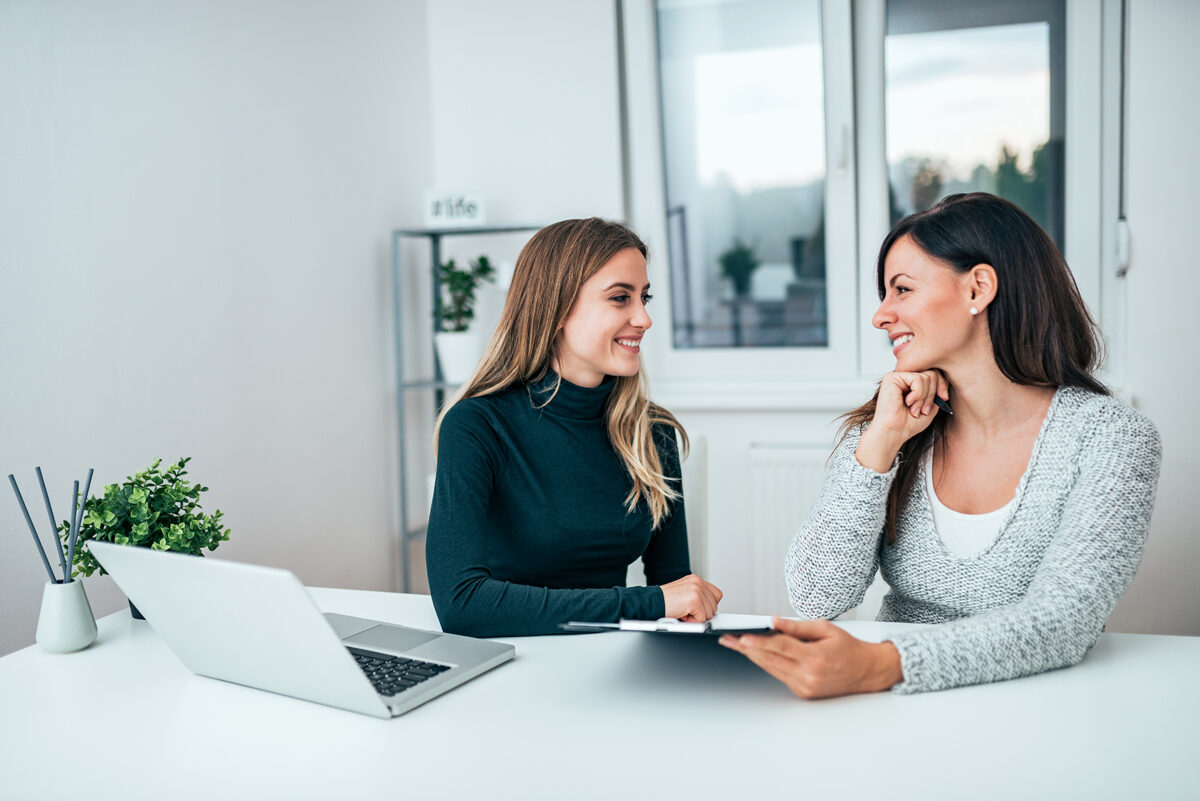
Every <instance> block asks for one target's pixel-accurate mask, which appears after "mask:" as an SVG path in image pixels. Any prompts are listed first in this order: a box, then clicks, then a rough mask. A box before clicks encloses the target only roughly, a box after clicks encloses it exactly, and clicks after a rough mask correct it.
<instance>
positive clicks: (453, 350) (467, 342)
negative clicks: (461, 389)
mask: <svg viewBox="0 0 1200 801" xmlns="http://www.w3.org/2000/svg"><path fill="white" fill-rule="evenodd" d="M434 343H435V345H436V346H437V356H438V364H439V365H441V368H442V380H443V381H446V382H447V383H450V384H463V383H466V380H467V379H468V378H470V377H471V373H473V372H474V371H475V365H477V364H479V357H480V356H482V355H483V340H482V339H481V338H480V336H479V334H473V333H471V332H470V331H439V332H438V333H437V334H436V336H435V338H434Z"/></svg>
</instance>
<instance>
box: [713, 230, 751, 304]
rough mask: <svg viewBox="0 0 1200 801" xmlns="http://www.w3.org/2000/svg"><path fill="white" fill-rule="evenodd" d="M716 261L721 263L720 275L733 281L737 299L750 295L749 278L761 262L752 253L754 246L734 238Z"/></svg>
mask: <svg viewBox="0 0 1200 801" xmlns="http://www.w3.org/2000/svg"><path fill="white" fill-rule="evenodd" d="M718 261H719V262H720V264H721V277H722V278H728V279H729V280H731V281H732V282H733V291H734V294H736V295H737V297H738V299H739V300H740V299H743V298H747V297H749V296H750V278H751V276H753V275H754V271H755V270H757V269H758V265H759V264H761V263H762V262H760V261H759V260H758V257H757V256H755V255H754V248H752V247H750V246H749V245H747V244H745V243H743V242H742V240H741V239H736V238H735V239H734V240H733V245H732V247H730V248H729V250H726V251H725V252H724V253H722V254H721V256H720V258H719V259H718Z"/></svg>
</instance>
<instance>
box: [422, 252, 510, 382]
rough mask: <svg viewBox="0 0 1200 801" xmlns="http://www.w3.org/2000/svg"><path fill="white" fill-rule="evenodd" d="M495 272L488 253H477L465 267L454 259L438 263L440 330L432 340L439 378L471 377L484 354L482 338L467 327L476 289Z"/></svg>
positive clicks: (491, 277) (493, 278)
mask: <svg viewBox="0 0 1200 801" xmlns="http://www.w3.org/2000/svg"><path fill="white" fill-rule="evenodd" d="M495 276H496V268H495V267H493V266H492V263H491V261H490V260H489V259H488V257H487V256H480V257H479V258H478V259H475V260H474V261H471V262H470V263H469V264H468V266H467V267H465V268H463V267H459V266H458V265H456V264H455V263H454V259H450V261H448V262H446V263H445V264H441V265H438V279H439V280H440V281H441V287H442V304H441V309H440V310H439V316H440V322H441V330H439V331H438V333H437V336H436V337H435V343H436V346H437V354H438V363H439V364H440V365H441V368H442V378H443V379H445V380H446V381H448V382H450V383H452V384H461V383H463V382H464V381H466V380H467V379H468V378H470V376H471V371H472V370H474V369H475V365H476V364H477V363H478V362H479V357H480V356H481V355H482V354H483V341H482V339H481V338H480V336H479V334H478V333H475V332H472V331H469V330H468V329H469V328H470V325H471V321H472V320H474V319H475V293H476V291H477V290H478V289H479V286H480V284H482V283H483V282H484V281H494V280H495Z"/></svg>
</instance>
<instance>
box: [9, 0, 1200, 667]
mask: <svg viewBox="0 0 1200 801" xmlns="http://www.w3.org/2000/svg"><path fill="white" fill-rule="evenodd" d="M1198 17H1200V7H1198V6H1196V5H1195V4H1192V3H1190V2H1186V1H1185V0H1178V2H1168V1H1167V0H1157V2H1151V1H1150V0H1134V2H1132V3H1131V10H1130V27H1131V36H1130V111H1129V116H1130V121H1129V153H1128V159H1129V168H1130V184H1129V216H1130V219H1131V223H1132V227H1133V232H1134V265H1133V269H1132V270H1131V272H1130V275H1129V279H1128V284H1127V287H1126V289H1127V301H1128V308H1127V313H1128V322H1129V333H1128V337H1127V339H1128V350H1129V367H1128V376H1127V379H1128V380H1127V384H1128V386H1129V388H1130V390H1131V392H1132V393H1133V396H1134V398H1135V402H1136V403H1137V405H1138V406H1139V407H1140V408H1141V409H1142V410H1143V411H1144V412H1146V413H1147V414H1148V415H1150V417H1151V418H1152V419H1153V420H1155V422H1156V423H1157V424H1158V426H1159V428H1160V430H1161V431H1162V433H1163V436H1164V440H1165V441H1166V457H1165V461H1164V464H1163V476H1162V481H1161V484H1160V492H1159V501H1158V509H1157V512H1156V514H1155V519H1154V527H1153V531H1152V535H1151V540H1150V546H1149V549H1148V551H1147V556H1146V561H1145V563H1144V565H1143V569H1142V572H1141V574H1140V575H1139V577H1138V579H1137V580H1136V581H1135V583H1134V586H1133V588H1132V589H1131V590H1130V592H1129V594H1128V596H1127V597H1126V599H1125V600H1124V601H1123V602H1122V604H1121V606H1120V607H1119V608H1118V612H1117V614H1116V615H1115V616H1114V618H1113V622H1112V625H1111V626H1110V628H1111V629H1113V630H1124V631H1131V630H1137V631H1161V632H1172V633H1188V634H1200V614H1197V612H1200V589H1197V586H1198V585H1197V583H1196V582H1195V581H1193V580H1192V577H1191V575H1190V566H1191V565H1192V564H1195V563H1197V557H1198V556H1200V553H1198V551H1200V545H1198V544H1197V538H1196V537H1194V536H1193V532H1194V530H1195V526H1194V524H1193V523H1192V522H1191V521H1192V519H1193V515H1192V511H1191V506H1190V501H1191V496H1192V495H1193V494H1194V489H1193V488H1194V486H1195V481H1194V479H1193V478H1192V477H1193V476H1195V475H1197V474H1198V470H1197V467H1198V465H1197V463H1196V456H1195V454H1196V452H1197V450H1198V448H1200V442H1198V441H1197V439H1198V434H1197V429H1198V428H1200V427H1197V426H1196V425H1195V424H1194V423H1192V422H1191V419H1192V418H1191V410H1190V408H1185V405H1184V404H1185V403H1189V402H1190V400H1191V397H1192V396H1193V395H1194V394H1195V390H1196V388H1197V382H1196V379H1195V377H1194V374H1195V372H1196V371H1195V363H1196V360H1195V359H1194V358H1189V357H1187V356H1183V357H1180V356H1179V354H1187V353H1188V350H1187V344H1186V343H1187V341H1188V340H1187V339H1185V338H1184V333H1185V330H1184V326H1185V324H1186V322H1187V320H1188V316H1187V311H1188V310H1189V306H1188V305H1185V304H1189V305H1190V303H1191V300H1190V296H1189V295H1188V293H1187V291H1186V290H1185V289H1182V288H1181V287H1186V286H1188V282H1189V281H1190V279H1191V277H1192V276H1191V263H1192V262H1193V261H1194V257H1193V254H1192V252H1191V250H1192V249H1191V248H1190V247H1188V246H1189V245H1190V241H1189V239H1190V237H1189V232H1190V227H1191V224H1192V222H1193V221H1192V220H1191V219H1190V216H1191V215H1189V212H1190V211H1191V210H1192V209H1193V208H1194V207H1195V203H1193V202H1191V198H1190V196H1189V193H1190V192H1191V191H1192V189H1193V187H1195V186H1196V185H1198V184H1200V180H1198V179H1200V176H1198V175H1197V167H1196V163H1195V161H1194V158H1193V150H1194V147H1193V146H1192V143H1191V140H1192V139H1193V138H1194V137H1193V135H1192V133H1193V132H1194V131H1195V130H1197V129H1198V127H1200V126H1198V125H1197V123H1198V122H1200V120H1197V110H1196V108H1195V104H1189V103H1187V102H1184V100H1185V99H1186V98H1185V97H1184V95H1182V94H1180V93H1181V92H1182V91H1184V90H1183V89H1181V88H1180V87H1186V86H1191V85H1194V84H1195V82H1196V80H1195V79H1196V77H1197V75H1196V72H1197V65H1198V64H1200V57H1198V56H1197V55H1196V52H1195V49H1194V48H1191V47H1190V43H1189V42H1187V41H1185V36H1186V35H1187V32H1190V31H1195V30H1197V29H1200V18H1198ZM0 108H3V109H5V114H4V116H3V117H0V175H2V179H0V357H2V363H0V368H2V369H3V376H4V380H3V382H2V383H0V468H2V469H3V473H4V474H7V473H8V472H17V473H18V475H19V477H20V478H22V479H23V484H24V486H25V487H26V489H27V491H29V490H32V488H33V484H32V467H33V466H34V465H35V464H41V465H43V466H44V467H45V468H46V469H47V471H48V475H49V477H50V479H51V481H52V482H53V484H54V486H55V487H56V490H55V491H56V496H55V500H56V502H57V503H59V504H60V506H65V499H66V494H67V493H68V492H69V487H70V480H71V478H73V477H76V476H82V474H83V473H84V470H85V469H86V467H88V466H94V467H96V468H97V470H98V475H97V481H115V480H119V479H120V478H121V477H123V476H124V475H125V474H127V473H129V472H132V471H133V470H135V469H138V468H139V467H141V466H142V465H144V464H145V463H147V462H148V461H150V460H151V459H152V458H153V457H155V456H164V457H167V458H173V457H175V456H178V455H188V454H190V455H192V456H194V457H195V460H194V462H193V473H194V476H195V477H196V478H198V479H200V480H201V481H203V482H204V483H205V484H206V485H208V486H211V487H212V488H213V489H212V491H211V492H210V493H209V495H208V504H209V505H210V506H211V507H220V508H222V509H223V510H225V512H226V515H227V520H228V521H229V523H230V525H231V526H232V527H233V529H234V535H233V540H232V541H231V542H230V543H228V544H227V545H225V546H223V547H222V550H221V552H220V553H221V554H223V555H227V556H229V557H232V558H238V559H244V560H247V561H256V562H262V563H270V564H276V565H283V566H286V567H289V568H291V569H293V570H295V571H296V572H297V573H298V574H299V575H300V577H301V579H302V580H304V581H306V582H308V583H312V584H327V585H337V586H345V587H376V588H389V587H390V586H391V577H392V559H393V554H392V552H391V539H390V535H391V534H392V532H393V531H394V515H395V497H394V496H395V493H394V491H393V487H394V486H395V482H396V476H395V458H394V453H393V446H392V442H393V441H394V438H395V428H394V420H393V405H392V402H393V390H392V378H393V376H392V374H391V371H392V353H391V350H390V342H391V336H392V331H391V319H390V294H389V293H390V284H389V280H390V279H389V275H388V245H389V243H388V236H387V232H388V231H389V230H390V229H391V228H393V227H397V226H406V225H407V226H413V225H420V224H421V222H422V219H421V216H420V208H419V200H420V195H421V192H422V191H423V190H424V189H425V188H426V187H433V186H437V187H441V188H448V189H455V188H457V189H476V190H479V191H482V192H484V194H485V196H486V198H487V202H488V211H489V220H490V221H491V222H496V223H519V222H533V223H541V222H550V221H553V220H557V219H563V218H566V217H572V216H583V215H591V214H597V215H601V216H606V217H621V216H622V214H623V212H624V208H623V192H624V189H625V187H624V186H623V179H622V174H621V173H622V152H621V142H620V130H619V109H618V81H617V58H616V48H615V19H614V10H613V4H612V3H611V2H609V1H608V0H588V1H587V2H571V3H562V2H556V1H555V0H510V1H509V2H504V3H495V2H488V0H435V1H433V2H422V1H421V0H388V1H387V2H377V3H368V2H358V3H351V4H343V5H337V6H334V5H332V4H326V3H321V2H316V1H315V0H314V1H313V2H301V3H296V2H283V1H282V0H280V1H279V2H276V3H255V4H233V3H213V2H204V3H199V2H197V3H192V4H174V5H171V6H170V7H162V6H161V5H160V4H152V3H137V2H133V0H114V1H113V2H109V3H106V4H104V6H103V8H102V9H101V8H97V7H95V5H94V4H88V3H76V4H71V3H67V2H59V1H57V0H55V1H53V2H40V3H39V2H34V0H23V1H22V2H13V1H12V0H8V1H7V2H3V1H0ZM633 180H635V181H636V180H644V179H643V178H640V177H639V176H633ZM1185 215H1188V216H1186V217H1185ZM520 244H521V237H508V238H488V239H474V240H462V241H460V242H458V243H455V244H450V243H448V254H447V255H456V256H458V257H460V258H467V257H473V256H475V255H478V253H480V252H487V253H489V255H492V256H493V258H497V259H501V260H505V259H508V260H511V259H512V258H514V257H515V255H516V251H517V249H518V248H519V247H520ZM661 255H662V254H653V253H652V258H656V257H661ZM405 258H406V264H408V265H410V266H411V267H412V269H410V270H409V271H407V272H406V274H405V277H404V281H405V283H404V290H405V296H406V299H407V300H406V304H407V305H406V313H407V314H408V315H409V320H410V321H414V320H418V319H423V318H422V314H426V315H427V314H428V311H427V310H424V309H425V307H424V306H423V305H422V300H421V299H423V298H425V297H426V296H427V289H428V284H427V280H426V277H425V276H426V270H425V269H424V268H425V267H427V262H426V261H424V259H425V258H426V256H425V251H424V250H423V249H422V248H421V247H420V245H419V243H413V244H412V245H410V246H407V247H406V249H405ZM501 299H502V298H501V295H500V294H499V292H492V293H490V294H489V295H488V296H487V298H485V306H489V304H490V307H489V308H486V309H485V310H484V315H483V316H484V317H485V318H492V319H494V316H495V314H496V313H497V312H498V306H499V303H500V302H501ZM414 325H416V324H415V323H414ZM419 327H420V326H419V325H418V326H417V328H419ZM666 333H667V332H666V331H665V328H664V329H662V330H659V331H658V332H657V334H658V335H660V336H661V335H666ZM69 349H70V350H69ZM427 351H428V341H427V339H426V338H425V337H423V336H418V335H417V334H416V329H414V332H413V335H412V336H411V337H409V338H408V339H407V340H406V342H405V353H406V356H407V357H408V359H409V360H410V362H411V363H412V366H413V370H414V371H415V372H420V371H421V370H423V369H428V363H429V359H428V354H427ZM181 354H183V355H181ZM653 367H654V365H651V377H652V380H653ZM68 369H71V370H76V371H78V372H77V374H76V375H75V376H74V377H70V376H69V375H68ZM664 400H666V401H667V402H668V404H670V402H671V399H669V398H666V399H664ZM843 405H845V404H843ZM839 408H841V407H839ZM427 411H428V410H427ZM680 411H681V415H682V417H683V419H684V421H685V423H687V424H689V425H690V426H692V427H693V428H695V429H697V430H698V431H697V433H706V434H707V435H708V436H709V448H710V453H709V464H710V476H709V479H710V480H709V495H710V498H709V503H710V507H711V508H710V513H709V531H710V541H711V543H712V547H711V549H710V554H709V557H710V564H711V565H712V574H713V576H714V578H715V579H717V580H718V583H725V584H727V585H731V586H732V587H733V588H734V589H735V592H734V594H733V597H732V598H731V599H730V601H731V602H734V601H737V600H738V598H739V596H738V592H741V593H742V594H743V597H745V598H747V599H748V598H749V595H748V593H749V592H750V589H751V588H749V586H748V582H749V581H750V576H749V572H748V571H747V569H746V565H744V564H743V563H742V562H740V561H738V560H737V557H739V556H740V554H741V553H742V552H743V549H742V548H741V547H740V543H739V541H738V539H737V538H738V537H739V536H740V535H741V533H742V532H741V529H740V525H741V523H740V521H741V520H742V517H741V510H740V508H739V503H740V502H741V497H742V493H741V492H740V491H739V490H738V489H737V487H736V486H734V484H731V483H729V482H726V481H723V480H716V479H720V478H721V477H722V476H731V477H733V478H736V476H737V474H738V470H739V467H738V465H739V464H740V462H739V461H738V460H739V459H740V458H741V457H740V456H739V454H741V453H742V452H743V451H742V450H741V449H742V448H744V446H745V444H747V443H748V442H751V441H755V440H760V439H763V438H775V439H778V440H780V441H787V442H793V443H801V444H814V443H819V442H821V441H822V440H824V439H827V438H828V436H829V433H830V431H831V425H830V419H831V418H832V417H833V413H832V412H829V413H826V412H809V413H794V412H793V413H783V412H773V413H769V414H764V413H762V412H719V411H714V410H712V409H705V408H703V407H702V406H698V405H694V406H693V407H692V408H683V407H681V408H680ZM427 424H428V421H427V420H424V419H417V418H414V420H413V421H411V422H410V426H409V437H410V442H411V443H412V449H413V454H412V457H413V461H414V462H418V463H420V462H424V463H426V464H428V460H429V453H428V428H427ZM704 429H708V430H704ZM714 477H715V478H714ZM422 484H423V481H422V480H421V478H420V477H419V475H417V476H415V477H414V480H413V485H414V486H413V488H412V490H411V492H410V495H411V496H413V497H414V499H419V498H420V497H421V496H422V495H423V492H422V490H421V488H420V487H421V485H422ZM29 494H33V495H35V496H36V493H33V492H27V495H29ZM59 499H62V500H59ZM35 512H36V509H35ZM43 529H44V527H43ZM40 576H41V572H40V567H39V566H38V561H37V559H36V556H35V555H34V553H33V550H32V548H31V544H30V543H29V542H28V534H27V533H26V532H25V529H24V522H23V521H22V520H21V518H20V513H19V511H18V510H17V507H16V504H15V502H13V501H11V500H10V501H0V608H2V609H3V620H2V621H0V653H4V652H7V651H10V650H12V649H14V648H17V647H20V646H23V645H25V644H28V643H29V642H30V641H31V640H32V632H33V627H34V623H35V620H36V614H37V607H38V604H39V601H40V584H41V579H40V578H39V577H40ZM106 581H107V580H105V581H101V582H97V581H95V580H89V582H88V587H89V592H90V593H91V594H92V597H93V600H94V601H96V603H95V605H96V607H97V611H98V612H100V613H103V612H107V611H111V610H112V609H114V608H116V607H117V606H118V605H119V604H120V603H121V600H120V598H119V595H118V594H117V593H116V592H115V591H114V590H113V589H112V588H111V587H110V586H108V585H107V584H106ZM739 588H741V589H739Z"/></svg>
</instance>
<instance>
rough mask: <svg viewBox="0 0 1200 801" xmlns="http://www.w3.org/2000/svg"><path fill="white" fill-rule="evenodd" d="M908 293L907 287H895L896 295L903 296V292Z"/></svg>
mask: <svg viewBox="0 0 1200 801" xmlns="http://www.w3.org/2000/svg"><path fill="white" fill-rule="evenodd" d="M909 291H910V290H909V288H908V287H906V286H897V287H896V294H897V295H903V294H904V293H905V292H909Z"/></svg>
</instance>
